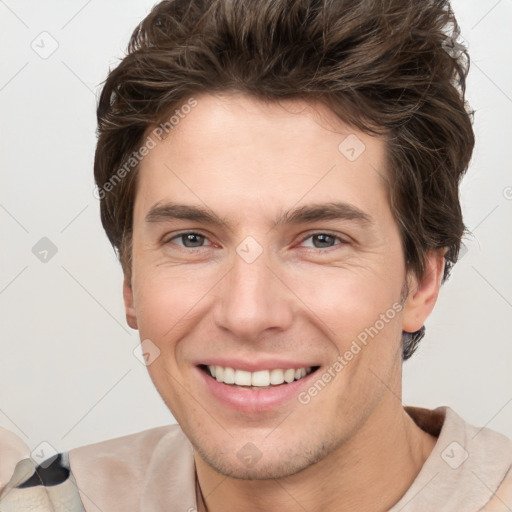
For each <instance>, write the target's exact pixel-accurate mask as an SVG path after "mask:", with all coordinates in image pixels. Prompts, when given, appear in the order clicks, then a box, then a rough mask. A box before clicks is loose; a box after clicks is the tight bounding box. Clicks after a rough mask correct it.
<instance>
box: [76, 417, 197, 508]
mask: <svg viewBox="0 0 512 512" xmlns="http://www.w3.org/2000/svg"><path fill="white" fill-rule="evenodd" d="M69 461H70V466H71V471H72V474H73V476H74V478H75V479H76V482H77V485H78V489H79V490H80V495H81V498H82V501H83V503H84V505H85V508H86V510H89V506H88V505H90V508H91V510H96V508H94V507H97V508H99V509H100V510H102V511H103V512H109V511H118V510H123V511H125V512H128V511H131V510H144V509H147V510H150V509H152V510H158V508H157V507H156V506H153V505H150V504H149V503H146V502H148V501H151V500H160V502H161V501H162V500H165V503H166V504H167V505H169V506H172V504H173V497H172V493H173V492H174V491H175V490H173V489H168V492H167V494H168V496H165V488H166V487H168V484H169V482H174V483H176V486H177V488H178V490H180V491H183V492H184V493H187V492H188V493H189V494H190V496H191V499H193V497H194V495H195V494H194V492H195V487H194V475H195V473H194V459H193V448H192V445H191V444H190V442H189V440H188V438H187V437H186V436H185V434H184V433H183V431H182V430H181V428H180V427H179V425H166V426H162V427H156V428H152V429H149V430H144V431H142V432H138V433H136V434H130V435H127V436H122V437H118V438H115V439H109V440H106V441H101V442H98V443H94V444H90V445H86V446H81V447H78V448H74V449H73V450H70V451H69ZM158 485H160V486H161V488H159V490H158V493H159V494H157V495H156V493H155V489H154V486H157V487H158ZM152 489H153V490H152ZM160 505H161V503H160Z"/></svg>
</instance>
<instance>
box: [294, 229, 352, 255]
mask: <svg viewBox="0 0 512 512" xmlns="http://www.w3.org/2000/svg"><path fill="white" fill-rule="evenodd" d="M315 235H329V236H332V237H333V238H335V239H337V240H339V241H340V243H339V244H336V245H334V246H332V247H325V248H319V247H307V249H310V250H313V251H321V252H326V251H328V250H329V249H333V248H334V247H336V246H337V245H346V244H349V243H350V240H348V238H349V237H348V236H346V235H345V236H346V238H347V239H345V238H344V237H343V236H342V235H340V234H337V233H333V232H331V231H329V230H316V231H312V232H310V233H307V234H305V235H303V236H302V237H301V240H300V242H299V245H300V244H302V243H304V242H305V241H306V240H307V239H308V238H311V237H313V236H315Z"/></svg>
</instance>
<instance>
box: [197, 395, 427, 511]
mask: <svg viewBox="0 0 512 512" xmlns="http://www.w3.org/2000/svg"><path fill="white" fill-rule="evenodd" d="M397 398H398V397H397V395H396V394H395V393H394V392H392V391H390V392H388V393H386V394H385V396H384V397H383V400H382V402H381V403H380V404H379V407H378V408H377V409H376V410H375V411H374V412H373V413H372V415H371V416H370V417H369V418H368V420H367V421H366V423H365V424H364V425H363V427H362V428H361V429H359V431H358V432H357V433H356V434H355V435H354V436H352V437H351V438H350V439H349V440H348V441H346V442H345V443H344V444H342V445H341V446H339V447H338V448H337V449H336V450H334V451H333V452H331V453H330V454H329V455H328V456H327V457H325V458H324V459H322V460H321V461H319V462H317V463H316V464H313V465H312V466H309V467H308V468H306V469H304V470H302V471H300V472H299V473H296V474H294V475H291V476H288V477H285V478H280V479H270V480H240V479H234V478H230V477H226V476H224V475H221V474H219V473H217V472H216V471H215V470H214V469H213V468H212V467H210V466H209V465H208V464H207V463H206V462H205V461H204V460H203V459H202V458H201V457H200V455H199V454H198V453H197V452H195V453H194V458H195V462H196V469H197V477H198V482H199V486H200V488H201V493H202V495H203V500H204V504H205V507H206V511H207V512H223V511H224V510H233V511H237V512H238V511H244V510H252V511H255V512H260V511H261V512H274V511H275V512H277V511H279V512H292V511H296V510H298V509H304V510H308V511H310V512H320V511H322V512H340V511H343V512H362V511H367V510H373V511H383V512H384V511H387V510H389V509H390V508H391V507H392V506H393V505H394V504H396V503H397V502H398V501H399V500H400V498H401V497H402V496H403V495H404V494H405V492H406V491H407V489H408V488H409V487H410V486H411V484H412V482H413V481H414V479H415V478H416V476H417V474H418V473H419V471H420V470H421V468H422V466H423V464H424V463H425V461H426V459H427V458H428V456H429V455H430V453H431V451H432V449H433V448H434V445H435V443H436V438H435V437H433V436H431V435H430V434H427V433H426V432H424V431H423V430H421V429H420V428H419V427H418V426H417V425H416V424H415V423H414V421H413V420H412V419H411V418H410V416H409V415H408V414H407V413H406V412H405V410H404V409H403V407H402V404H401V401H400V400H399V399H397Z"/></svg>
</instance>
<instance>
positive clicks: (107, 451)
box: [0, 407, 512, 512]
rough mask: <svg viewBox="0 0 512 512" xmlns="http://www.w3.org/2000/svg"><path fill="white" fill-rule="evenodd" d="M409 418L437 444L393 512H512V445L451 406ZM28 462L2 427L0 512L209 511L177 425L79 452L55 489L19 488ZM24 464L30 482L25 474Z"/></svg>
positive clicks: (415, 410) (65, 461)
mask: <svg viewBox="0 0 512 512" xmlns="http://www.w3.org/2000/svg"><path fill="white" fill-rule="evenodd" d="M406 411H407V412H408V414H409V415H410V416H411V417H412V418H413V420H414V421H415V422H416V424H417V425H418V426H420V427H421V428H422V429H423V430H425V431H427V432H429V433H430V434H432V435H434V436H435V437H437V438H438V440H437V443H436V445H435V447H434V449H433V451H432V453H431V454H430V456H429V457H428V459H427V460H426V462H425V464H424V465H423V467H422V469H421V471H420V473H419V474H418V475H417V477H416V479H415V480H414V482H413V484H412V485H411V487H410V488H409V489H408V491H407V492H406V493H405V494H404V496H403V497H402V498H401V499H400V501H399V502H398V503H397V504H396V505H395V506H394V507H392V508H391V509H390V511H389V512H399V511H400V512H444V511H446V512H448V511H449V512H477V511H486V512H498V511H499V512H512V441H511V440H509V439H507V438H506V437H505V436H503V435H501V434H499V433H497V432H494V431H492V430H490V429H488V428H477V427H474V426H471V425H469V424H468V423H466V422H465V421H464V420H463V419H462V418H460V417H459V416H458V415H457V414H456V413H455V412H454V411H453V410H452V409H450V408H449V407H439V408H437V409H435V410H428V409H422V408H418V407H406ZM65 455H67V454H65ZM28 456H29V454H28V449H27V447H26V446H25V445H24V443H23V442H22V441H21V440H20V439H19V438H18V437H17V436H15V435H14V434H13V433H11V432H8V431H7V430H3V429H1V428H0V511H1V512H11V511H16V512H25V511H26V512H29V511H30V512H50V511H52V512H54V511H55V512H61V511H66V512H82V511H83V510H85V511H86V512H171V511H175V510H179V511H183V512H196V511H197V512H204V511H205V508H204V503H203V502H202V498H201V493H200V489H199V486H198V482H197V478H196V473H195V465H194V459H193V449H192V445H191V444H190V442H189V441H188V439H187V437H186V436H185V435H184V433H183V431H182V430H181V428H180V427H179V426H178V425H169V426H164V427H157V428H153V429H150V430H145V431H143V432H139V433H137V434H132V435H128V436H124V437H119V438H116V439H111V440H107V441H102V442H100V443H95V444H92V445H88V446H83V447H80V448H75V449H73V450H71V451H70V452H69V463H68V459H67V458H66V457H64V458H63V459H62V460H61V461H60V462H61V463H62V465H63V466H66V464H68V466H67V467H69V466H70V467H71V474H70V475H69V477H68V478H67V479H65V480H63V481H62V482H61V483H59V484H58V485H52V487H48V486H43V485H39V486H32V487H29V488H26V487H25V488H18V487H16V485H19V483H20V482H23V481H25V480H26V479H27V475H30V474H32V473H33V472H34V471H33V469H32V473H31V472H30V471H31V469H30V467H29V464H27V458H26V457H28ZM22 459H24V460H22ZM29 460H31V459H29ZM20 461H21V462H20ZM22 463H25V473H26V474H25V475H22V474H21V473H22V472H20V470H19V468H20V467H21V466H22V465H23V464H22ZM15 468H16V470H18V475H17V477H16V478H15V479H14V480H17V482H14V481H13V478H14V476H13V473H14V475H15V474H16V471H15ZM32 468H33V466H32ZM23 479H25V480H23ZM9 480H11V481H10V482H9ZM43 480H44V477H43ZM13 483H14V484H16V485H13ZM24 493H25V494H24ZM37 493H39V494H40V496H39V497H38V494H37ZM50 493H53V494H52V495H51V496H50ZM59 493H60V494H59ZM43 498H45V499H47V501H48V503H46V502H45V500H44V499H43ZM27 503H28V504H27ZM34 503H35V504H36V505H34ZM45 503H46V504H45ZM30 507H32V508H30ZM34 507H39V508H34ZM45 507H47V508H45Z"/></svg>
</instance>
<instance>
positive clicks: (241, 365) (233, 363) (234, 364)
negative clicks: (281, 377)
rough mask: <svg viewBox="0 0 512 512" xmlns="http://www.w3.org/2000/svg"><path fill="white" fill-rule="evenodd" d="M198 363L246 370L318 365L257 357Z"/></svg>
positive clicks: (209, 360)
mask: <svg viewBox="0 0 512 512" xmlns="http://www.w3.org/2000/svg"><path fill="white" fill-rule="evenodd" d="M198 365H205V366H224V367H226V366H228V367H230V368H234V369H235V370H245V371H248V372H257V371H260V370H275V369H283V370H286V369H287V368H295V369H297V368H309V367H311V366H319V365H315V364H314V363H311V362H308V363H303V362H298V361H291V360H289V359H288V360H282V359H259V360H252V361H248V360H244V359H223V358H211V359H206V360H204V361H201V362H199V363H198Z"/></svg>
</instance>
